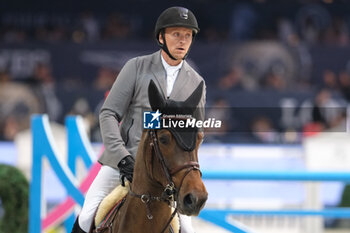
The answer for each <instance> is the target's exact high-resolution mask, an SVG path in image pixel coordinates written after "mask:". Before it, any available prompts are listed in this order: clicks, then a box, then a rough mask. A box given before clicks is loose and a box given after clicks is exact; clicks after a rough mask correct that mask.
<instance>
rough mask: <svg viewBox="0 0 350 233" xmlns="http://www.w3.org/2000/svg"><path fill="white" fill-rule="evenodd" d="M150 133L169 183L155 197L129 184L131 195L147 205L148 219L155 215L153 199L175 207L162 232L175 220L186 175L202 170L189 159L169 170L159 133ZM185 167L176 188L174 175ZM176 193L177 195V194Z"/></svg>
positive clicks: (152, 143) (151, 131)
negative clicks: (178, 196) (153, 213)
mask: <svg viewBox="0 0 350 233" xmlns="http://www.w3.org/2000/svg"><path fill="white" fill-rule="evenodd" d="M149 135H150V137H151V142H150V146H151V147H152V149H153V151H154V152H155V154H156V156H157V158H158V161H159V162H160V164H161V167H162V170H163V173H164V174H165V177H166V179H167V185H166V186H165V188H164V190H163V193H162V195H161V196H160V197H155V196H151V195H149V194H136V193H134V192H133V191H132V190H131V185H130V186H129V193H130V195H131V196H133V197H136V198H140V199H141V202H142V203H144V204H145V205H146V209H147V218H148V219H150V220H151V219H153V215H152V214H151V210H150V203H151V202H152V201H164V202H166V203H168V205H169V206H170V207H175V206H176V207H175V210H174V212H173V213H172V214H171V217H170V219H169V220H168V222H167V224H166V225H165V227H164V228H163V230H162V231H161V233H163V232H165V230H166V229H167V228H168V226H169V225H170V223H171V221H172V220H173V218H174V217H175V215H176V213H177V211H178V209H177V205H175V203H176V201H177V199H178V198H176V197H177V195H178V194H179V193H180V189H181V187H182V183H183V181H184V180H185V177H186V176H187V175H188V174H189V173H190V172H191V171H192V170H198V171H199V172H200V169H199V163H198V162H196V161H189V162H186V163H184V164H183V165H181V166H179V167H176V168H173V169H171V171H169V169H168V167H167V166H166V163H165V160H164V156H163V155H162V152H161V151H160V148H159V144H158V139H157V133H156V131H155V130H154V129H151V130H150V131H149ZM183 169H187V170H186V172H185V174H184V176H183V177H182V179H181V182H180V185H179V187H178V189H176V187H175V184H174V182H173V180H172V176H173V175H175V174H176V173H178V172H180V171H182V170H183ZM201 174H202V173H201ZM175 195H176V196H175Z"/></svg>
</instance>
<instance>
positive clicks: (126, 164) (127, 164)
mask: <svg viewBox="0 0 350 233" xmlns="http://www.w3.org/2000/svg"><path fill="white" fill-rule="evenodd" d="M134 165H135V159H134V157H132V156H131V155H127V156H125V157H124V158H123V159H122V160H120V162H119V163H118V168H119V172H120V179H121V183H122V185H123V186H125V178H126V179H127V180H128V181H130V183H131V182H132V176H133V173H134Z"/></svg>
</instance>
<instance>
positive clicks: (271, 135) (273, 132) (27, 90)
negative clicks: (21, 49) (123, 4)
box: [0, 0, 350, 143]
mask: <svg viewBox="0 0 350 233" xmlns="http://www.w3.org/2000/svg"><path fill="white" fill-rule="evenodd" d="M145 3H147V1H145V2H143V4H145ZM347 5H348V4H346V2H344V1H338V2H335V1H332V0H327V1H286V2H281V3H275V2H274V1H263V0H260V1H235V2H234V3H232V2H231V1H223V2H221V3H214V2H210V1H202V2H201V1H193V2H192V5H190V6H188V7H189V8H191V9H193V11H194V12H195V13H196V14H197V15H198V19H199V23H200V27H201V33H200V34H199V37H198V41H200V42H202V43H209V42H210V43H232V44H238V45H241V44H243V43H247V42H251V43H253V45H249V46H248V47H244V46H240V50H239V49H236V50H234V51H236V52H237V54H238V55H237V58H235V59H236V60H234V59H233V60H234V61H233V62H231V63H230V64H229V65H228V66H227V67H228V68H225V71H224V72H223V74H222V75H221V76H220V77H207V76H206V74H205V73H203V72H205V71H203V72H202V75H203V76H204V77H205V78H206V79H208V80H207V83H208V93H220V94H218V95H209V96H208V110H207V117H215V118H216V119H221V120H222V121H223V126H222V127H221V129H220V130H216V131H208V132H207V139H206V140H207V142H228V143H229V142H231V143H235V142H253V143H300V142H301V140H302V138H303V137H305V136H309V135H310V134H313V133H315V132H319V131H330V130H333V131H344V130H345V127H346V126H345V125H346V107H347V105H348V103H349V101H350V63H349V64H348V63H347V62H345V64H346V65H344V66H343V67H341V68H340V69H337V70H335V69H331V68H327V67H325V68H320V67H317V68H318V69H319V70H321V73H319V74H317V76H318V77H317V79H316V80H315V79H312V78H311V74H312V70H313V69H315V67H313V66H312V64H313V63H312V58H310V56H309V53H308V52H307V51H308V50H310V49H312V48H314V46H317V45H318V46H320V45H321V46H323V45H324V46H335V47H344V48H348V47H349V46H350V40H349V29H350V17H349V16H348V14H347V13H346V12H347V8H348V6H347ZM208 6H211V7H209V8H208ZM162 9H163V8H162ZM162 9H159V12H160V11H161V10H162ZM205 9H206V10H205ZM208 9H211V10H210V11H209V10H208ZM44 12H45V11H30V12H28V11H25V12H22V11H13V10H9V11H7V12H2V14H1V16H0V41H1V42H2V43H3V45H2V48H6V44H18V45H21V44H25V43H28V42H31V43H32V42H34V43H39V44H45V45H46V46H47V45H48V46H50V45H55V44H60V43H62V42H65V43H67V42H68V43H74V44H81V46H84V45H85V44H91V43H96V44H98V43H100V42H103V41H112V42H114V41H119V40H128V39H133V40H152V39H153V27H154V25H153V22H155V20H156V19H149V15H148V14H147V11H143V10H142V9H141V10H138V11H137V12H136V10H135V12H130V10H129V11H122V10H121V11H114V10H112V11H109V10H106V11H105V12H103V11H100V10H96V11H94V10H92V9H89V10H84V11H80V12H78V13H72V12H68V11H67V12H64V11H62V10H61V11H58V13H48V12H45V13H44ZM218 12H222V13H220V15H219V14H218ZM154 15H157V14H154ZM262 41H273V42H277V43H278V44H280V45H282V46H285V47H286V48H288V49H292V50H293V51H296V57H297V58H298V59H297V60H298V64H294V63H292V62H289V60H288V59H289V57H288V56H287V55H283V53H285V50H283V51H282V50H281V48H280V47H278V46H270V47H269V46H265V45H264V46H259V45H255V44H254V43H256V42H262ZM254 46H255V47H254ZM261 47H263V48H265V50H262V56H259V55H258V52H259V49H261ZM269 49H270V50H269ZM250 50H252V51H250ZM272 50H276V51H279V54H281V55H280V57H277V59H275V60H274V61H273V62H271V63H269V64H268V65H263V66H264V69H260V68H259V67H258V66H257V65H256V64H252V63H254V62H251V61H252V60H253V61H256V60H254V59H260V60H259V61H258V62H260V63H263V61H264V59H265V60H267V56H268V55H265V54H268V52H267V51H272ZM240 51H242V52H240ZM242 54H243V55H242ZM247 54H248V55H247ZM249 55H250V56H253V58H252V57H249ZM265 56H266V57H265ZM325 59H332V58H325ZM193 60H194V62H196V61H195V59H193ZM286 64H287V65H286ZM52 66H53V64H51V63H40V62H37V63H36V64H35V66H33V67H32V72H31V73H32V74H31V75H30V76H28V77H24V78H23V77H21V78H20V79H19V78H17V77H12V74H11V72H9V71H8V70H7V69H3V70H0V107H1V110H0V140H13V139H14V138H15V137H16V134H17V133H18V132H20V131H22V130H25V129H28V128H29V116H30V115H31V114H33V113H47V114H48V115H49V117H50V120H52V121H57V122H60V123H63V121H64V117H65V116H66V115H68V114H79V115H82V116H83V117H84V118H85V120H86V122H88V124H89V128H90V137H91V140H92V141H100V140H101V138H100V135H99V126H98V113H99V108H100V107H101V104H102V102H103V99H104V96H105V93H107V92H108V90H109V88H110V87H111V86H112V84H113V82H114V81H115V78H116V77H117V74H118V72H119V68H111V66H103V65H101V66H99V67H98V69H96V73H95V74H94V79H93V81H92V83H91V84H89V85H86V83H84V81H80V82H78V83H77V80H75V79H74V78H72V79H70V80H68V81H66V82H65V83H64V87H63V88H66V90H65V91H66V92H67V88H68V89H69V88H70V87H72V86H74V87H75V88H76V89H75V90H72V92H78V90H79V91H82V89H84V88H85V89H86V95H81V96H78V97H76V98H74V99H70V100H69V99H68V100H67V95H66V92H64V93H63V94H62V93H61V92H60V90H62V85H61V83H60V87H58V84H57V78H56V77H54V74H53V72H52V70H53V68H54V67H52ZM0 67H2V66H1V60H0ZM70 84H72V85H70ZM293 90H303V91H309V92H310V95H309V96H308V98H307V100H306V101H304V102H303V105H302V106H301V108H302V109H303V111H300V114H299V116H298V117H299V118H300V119H299V121H298V122H297V123H296V122H294V121H293V120H285V122H284V123H281V122H275V121H274V120H273V119H272V118H270V117H269V115H268V114H263V113H264V111H256V112H254V109H253V110H252V112H251V113H250V115H251V116H253V118H252V119H249V121H250V122H249V126H248V127H246V128H240V127H239V124H240V122H239V120H240V119H237V118H236V117H235V115H237V112H244V111H247V110H246V109H244V108H242V107H238V108H237V107H236V106H233V104H232V101H231V100H232V98H234V97H233V96H232V94H234V93H245V94H246V95H249V94H250V93H255V92H261V91H263V92H264V91H266V92H275V93H287V92H290V91H293ZM93 93H95V94H96V93H97V94H96V95H95V96H94V94H93ZM89 96H90V99H89ZM91 96H94V98H95V99H96V100H95V103H94V104H92V103H91V101H90V100H91ZM256 103H257V104H259V101H258V100H257V101H256ZM255 107H257V106H255ZM299 107H300V106H299ZM288 108H289V105H286V109H288ZM272 109H273V108H272ZM272 111H281V110H277V109H276V108H275V109H274V110H272ZM241 114H242V115H244V113H241ZM235 120H236V121H235Z"/></svg>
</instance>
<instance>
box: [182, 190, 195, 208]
mask: <svg viewBox="0 0 350 233" xmlns="http://www.w3.org/2000/svg"><path fill="white" fill-rule="evenodd" d="M195 203H196V197H195V196H193V195H192V194H191V193H189V194H187V195H186V196H185V198H184V204H185V206H187V207H188V208H193V207H194V205H195Z"/></svg>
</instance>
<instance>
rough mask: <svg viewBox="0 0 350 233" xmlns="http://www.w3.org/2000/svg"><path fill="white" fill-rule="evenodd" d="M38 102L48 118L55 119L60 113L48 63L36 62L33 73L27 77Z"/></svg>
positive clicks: (60, 109)
mask: <svg viewBox="0 0 350 233" xmlns="http://www.w3.org/2000/svg"><path fill="white" fill-rule="evenodd" d="M27 82H28V84H29V86H30V87H31V88H32V89H33V91H34V93H35V94H36V96H37V98H38V99H39V100H40V104H41V105H42V106H43V108H44V112H46V113H47V114H48V115H49V117H50V119H51V120H53V121H57V120H58V119H60V117H61V114H62V104H61V102H60V100H59V99H58V98H57V96H56V94H55V91H56V90H55V88H56V87H55V79H54V77H53V76H52V70H51V67H50V66H49V65H48V64H43V63H38V64H37V65H36V67H35V69H34V72H33V75H32V76H31V77H29V78H28V79H27Z"/></svg>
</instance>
